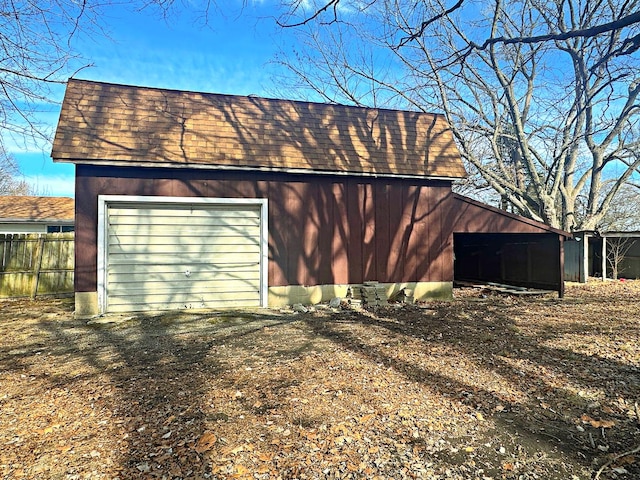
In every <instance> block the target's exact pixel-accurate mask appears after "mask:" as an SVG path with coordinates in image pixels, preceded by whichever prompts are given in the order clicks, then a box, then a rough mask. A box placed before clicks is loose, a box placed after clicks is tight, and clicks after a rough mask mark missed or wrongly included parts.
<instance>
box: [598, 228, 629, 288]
mask: <svg viewBox="0 0 640 480" xmlns="http://www.w3.org/2000/svg"><path fill="white" fill-rule="evenodd" d="M603 241H606V242H607V245H606V248H607V264H608V266H609V269H610V270H611V278H613V279H614V280H617V279H618V276H619V275H620V274H621V273H623V272H624V270H625V267H624V266H623V263H624V260H625V255H626V254H627V253H628V252H629V249H630V248H631V247H632V246H633V245H634V242H635V239H634V238H631V237H610V238H607V237H605V238H603Z"/></svg>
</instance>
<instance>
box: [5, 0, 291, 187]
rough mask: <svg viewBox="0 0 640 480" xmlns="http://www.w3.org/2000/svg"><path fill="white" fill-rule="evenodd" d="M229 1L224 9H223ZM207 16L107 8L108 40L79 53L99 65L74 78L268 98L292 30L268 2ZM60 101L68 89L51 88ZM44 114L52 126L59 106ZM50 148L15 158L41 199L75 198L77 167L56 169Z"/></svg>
mask: <svg viewBox="0 0 640 480" xmlns="http://www.w3.org/2000/svg"><path fill="white" fill-rule="evenodd" d="M223 3H224V2H222V3H220V5H223ZM227 3H228V4H235V6H231V7H229V6H228V5H227V4H225V6H224V7H221V8H220V9H219V10H224V11H223V12H222V11H220V12H214V13H213V14H212V15H210V18H209V23H208V25H206V26H204V25H202V22H201V21H198V18H197V17H195V16H194V15H193V14H192V13H189V12H184V11H183V12H177V15H174V16H172V18H170V19H169V20H164V19H162V18H160V16H159V15H154V14H152V13H151V12H142V13H136V12H130V11H127V10H126V9H125V8H118V7H110V8H109V10H108V16H107V17H105V24H106V28H107V30H108V31H109V38H106V37H100V36H96V37H95V38H93V39H91V38H79V39H78V40H77V42H76V45H75V49H76V50H77V52H78V53H79V54H80V55H81V56H82V57H84V58H85V59H86V60H87V61H89V62H91V63H93V64H94V65H95V66H93V67H90V68H87V69H84V70H82V71H81V72H79V73H78V74H77V75H76V77H77V78H82V79H88V80H97V81H104V82H111V83H122V84H131V85H144V86H150V87H162V88H171V89H180V90H194V91H203V92H214V93H229V94H238V95H251V94H253V95H259V96H273V95H272V94H271V95H270V91H273V88H272V78H271V73H272V70H273V68H274V67H273V65H272V64H271V63H270V62H271V60H273V58H274V56H275V54H276V52H277V49H278V45H279V44H281V43H282V42H286V41H287V39H286V36H287V32H288V30H287V29H280V28H277V27H276V25H275V22H274V20H273V18H272V16H273V15H274V13H275V12H274V11H273V10H272V9H271V7H270V6H269V5H268V4H267V3H251V2H247V5H246V6H244V8H241V7H242V2H241V0H237V1H233V2H227ZM54 90H55V91H54V94H53V98H52V100H54V101H56V102H60V101H61V100H62V97H63V95H64V86H60V87H59V88H55V89H54ZM46 110H48V111H47V112H46V113H43V114H42V115H41V119H43V120H44V121H45V122H46V123H47V124H48V125H50V126H51V128H54V127H55V123H56V122H57V119H58V115H59V106H58V105H54V106H53V107H47V108H46ZM50 148H51V147H50V145H46V146H44V148H42V147H39V148H36V147H34V146H31V147H29V146H27V147H26V148H25V146H22V145H20V146H15V147H14V148H13V149H12V151H11V152H10V153H11V154H12V155H13V156H14V158H15V159H16V161H17V162H18V164H19V166H20V169H21V171H22V173H23V174H24V176H25V178H26V180H27V181H28V182H29V183H30V184H31V185H33V186H34V187H35V189H36V192H37V193H38V194H42V195H56V196H57V195H64V196H73V195H74V191H73V190H74V189H73V178H74V166H73V165H70V164H60V163H55V164H54V163H53V161H52V160H51V158H50Z"/></svg>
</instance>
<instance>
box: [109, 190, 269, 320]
mask: <svg viewBox="0 0 640 480" xmlns="http://www.w3.org/2000/svg"><path fill="white" fill-rule="evenodd" d="M118 203H127V204H132V203H133V204H135V203H138V204H140V205H141V206H142V205H150V204H156V205H177V204H193V205H203V206H204V205H212V206H213V205H238V206H242V205H246V206H256V205H257V206H259V207H260V306H261V307H267V305H268V268H269V255H268V251H269V226H268V218H269V217H268V213H269V212H268V201H267V199H266V198H209V197H167V196H151V195H149V196H138V195H98V238H97V243H98V245H97V247H98V248H97V256H98V258H97V275H98V278H97V290H98V311H99V313H100V314H102V313H105V312H106V309H107V291H106V288H107V279H106V275H107V266H106V260H107V258H106V253H107V241H108V239H107V232H108V228H107V219H108V217H107V210H108V208H109V206H111V205H114V204H118Z"/></svg>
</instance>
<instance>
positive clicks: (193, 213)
mask: <svg viewBox="0 0 640 480" xmlns="http://www.w3.org/2000/svg"><path fill="white" fill-rule="evenodd" d="M109 215H110V216H120V217H158V216H160V217H185V216H189V217H202V218H257V219H260V209H259V208H245V207H244V206H240V207H237V206H235V205H232V206H222V205H216V206H215V207H214V208H203V206H201V205H197V206H194V207H191V206H183V207H181V206H179V205H172V204H165V205H159V206H157V207H143V206H140V205H138V204H135V203H131V204H123V205H121V206H111V207H110V208H109Z"/></svg>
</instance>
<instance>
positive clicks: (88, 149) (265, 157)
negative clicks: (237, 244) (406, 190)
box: [51, 80, 466, 178]
mask: <svg viewBox="0 0 640 480" xmlns="http://www.w3.org/2000/svg"><path fill="white" fill-rule="evenodd" d="M51 156H52V157H53V159H54V160H55V161H58V162H71V163H80V164H83V163H84V164H106V165H131V166H165V167H166V166H169V167H189V168H193V167H196V168H231V169H235V168H243V169H246V168H250V169H262V170H276V171H282V170H286V171H291V170H293V171H301V172H305V171H317V172H336V173H353V174H372V175H402V176H420V177H422V176H428V177H445V178H460V177H464V176H465V175H466V172H465V170H464V167H463V165H462V161H461V159H460V154H459V152H458V149H457V147H456V146H455V143H454V141H453V135H452V133H451V130H450V128H449V125H448V124H447V122H446V120H445V118H444V117H443V116H441V115H435V114H427V113H419V112H407V111H395V110H383V109H372V108H360V107H349V106H343V105H330V104H321V103H309V102H297V101H290V100H275V99H266V98H257V97H243V96H233V95H218V94H208V93H196V92H185V91H176V90H163V89H156V88H146V87H134V86H125V85H113V84H106V83H98V82H92V81H85V80H69V83H68V85H67V91H66V95H65V98H64V102H63V104H62V111H61V113H60V121H59V123H58V128H57V131H56V136H55V140H54V142H53V151H52V153H51Z"/></svg>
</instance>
